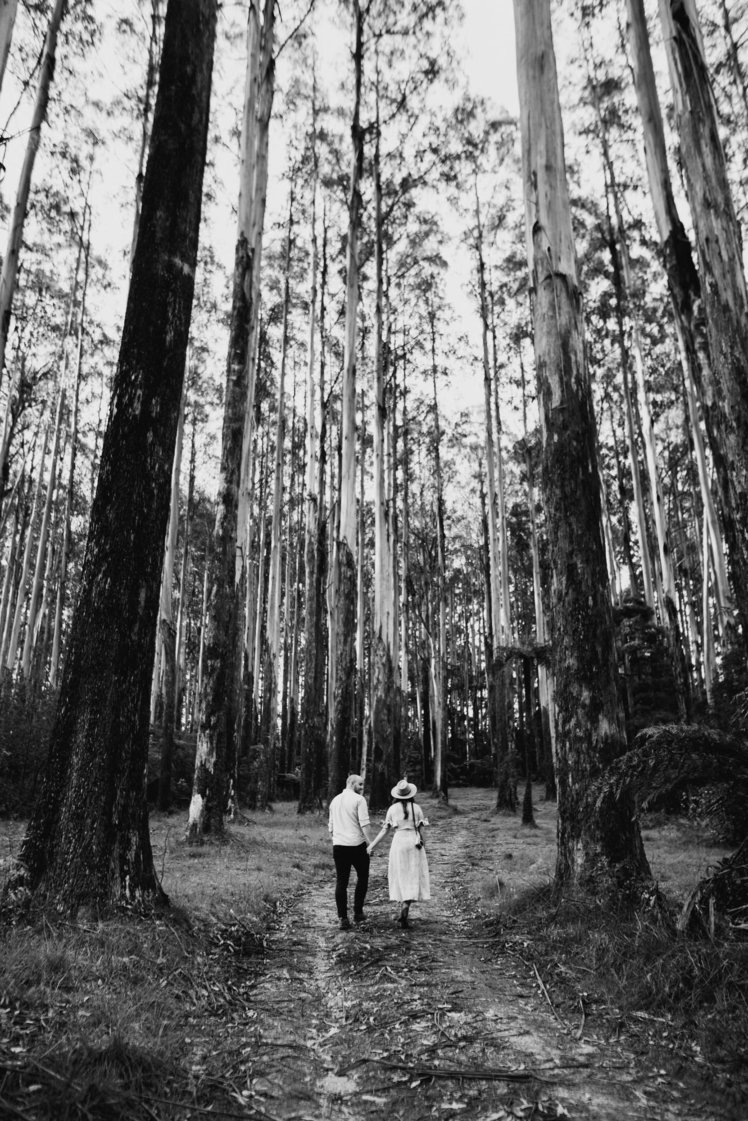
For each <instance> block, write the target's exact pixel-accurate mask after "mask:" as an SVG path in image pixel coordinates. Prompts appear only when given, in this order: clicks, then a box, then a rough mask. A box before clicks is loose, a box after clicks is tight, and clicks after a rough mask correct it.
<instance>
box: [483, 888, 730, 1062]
mask: <svg viewBox="0 0 748 1121" xmlns="http://www.w3.org/2000/svg"><path fill="white" fill-rule="evenodd" d="M498 925H500V927H501V930H502V933H503V934H504V936H505V938H506V944H507V947H508V948H509V949H510V950H511V949H514V950H515V951H519V952H520V953H521V954H522V955H523V956H524V957H525V958H526V959H528V958H529V959H530V961H531V962H532V964H533V965H534V966H535V967H536V968H537V970H538V973H539V974H540V976H541V977H542V979H543V982H544V984H545V985H546V988H547V991H548V993H549V999H550V1000H551V1001H552V1002H553V1004H554V1007H556V1009H557V1010H560V1011H562V1012H563V1014H564V1015H565V1017H566V1018H567V1020H568V1021H569V1022H570V1023H572V1024H574V1025H575V1026H577V1028H578V1031H579V1032H580V1034H581V1032H582V1031H585V1032H592V1033H596V1034H599V1035H603V1036H607V1037H613V1036H615V1037H617V1036H619V1035H621V1034H627V1035H629V1036H632V1037H634V1038H636V1039H638V1040H639V1041H641V1042H646V1043H647V1044H648V1045H650V1046H653V1047H654V1048H656V1049H657V1048H659V1049H663V1050H666V1051H668V1052H670V1053H672V1054H673V1055H674V1056H675V1057H676V1058H678V1060H679V1061H681V1062H683V1061H687V1062H688V1063H692V1062H694V1061H695V1062H696V1063H708V1064H710V1065H711V1066H712V1067H714V1068H718V1069H719V1071H721V1072H722V1075H723V1076H725V1077H727V1080H728V1082H729V1081H731V1080H732V1077H733V1076H735V1077H738V1076H741V1075H744V1068H745V1055H746V1053H747V1052H748V941H743V940H739V939H737V938H734V937H732V938H724V939H720V940H717V939H714V940H712V939H708V938H699V937H694V936H692V935H688V934H684V933H678V932H677V931H676V930H675V927H674V924H673V923H672V922H671V921H670V920H669V917H668V916H667V914H658V913H656V912H654V911H652V912H638V913H634V914H630V913H628V914H627V913H614V912H611V910H610V908H609V907H604V906H603V905H602V904H600V903H599V902H598V901H595V900H587V899H562V900H561V901H560V902H558V901H555V900H554V896H553V892H552V888H551V885H544V886H543V887H539V888H535V889H530V890H528V891H526V892H524V893H523V894H522V895H520V896H518V897H517V898H515V899H514V900H513V901H512V904H511V907H510V908H506V909H505V910H504V912H503V914H502V917H501V918H500V920H499V924H498Z"/></svg>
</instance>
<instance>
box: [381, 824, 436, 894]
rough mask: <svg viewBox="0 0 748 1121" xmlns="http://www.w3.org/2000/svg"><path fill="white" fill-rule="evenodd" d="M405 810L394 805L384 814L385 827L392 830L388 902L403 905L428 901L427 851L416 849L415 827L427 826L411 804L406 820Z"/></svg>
mask: <svg viewBox="0 0 748 1121" xmlns="http://www.w3.org/2000/svg"><path fill="white" fill-rule="evenodd" d="M404 809H405V806H404V804H403V803H402V802H396V803H395V805H394V806H390V808H389V809H388V810H387V816H386V817H385V819H384V823H385V825H386V826H387V827H388V828H389V829H392V830H394V835H393V837H392V845H391V847H390V861H389V865H388V868H387V881H388V884H389V889H390V899H394V900H397V902H398V903H404V902H405V901H406V900H408V899H430V898H431V889H430V883H429V865H428V861H427V859H426V849H425V848H424V847H423V846H421V848H419V849H418V848H416V843H417V842H418V841H419V840H420V839H421V838H420V836H419V834H418V832H417V826H418V825H419V824H421V823H423V824H425V825H427V824H428V822H427V821H426V819H425V817H424V816H423V810H422V809H421V807H420V806H417V805H416V804H415V803H414V802H410V803H408V816H407V818H406V817H405V815H404Z"/></svg>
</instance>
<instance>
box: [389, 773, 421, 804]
mask: <svg viewBox="0 0 748 1121" xmlns="http://www.w3.org/2000/svg"><path fill="white" fill-rule="evenodd" d="M390 793H391V794H392V797H393V798H398V799H399V800H400V801H401V802H407V801H408V799H409V798H414V797H415V795H416V794H417V793H418V787H416V786H414V784H413V783H412V782H408V780H407V778H402V779H400V781H399V783H398V784H397V786H393V787H392V790H391V791H390Z"/></svg>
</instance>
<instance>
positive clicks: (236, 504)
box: [187, 0, 275, 843]
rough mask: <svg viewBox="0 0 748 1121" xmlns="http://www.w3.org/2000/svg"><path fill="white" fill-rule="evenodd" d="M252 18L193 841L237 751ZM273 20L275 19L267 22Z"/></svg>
mask: <svg viewBox="0 0 748 1121" xmlns="http://www.w3.org/2000/svg"><path fill="white" fill-rule="evenodd" d="M274 5H275V0H266V5H265V29H264V42H265V44H266V45H268V49H269V51H270V54H269V60H270V62H269V63H268V65H270V66H271V69H272V38H273V35H272V29H273V19H274V11H275V8H274ZM247 18H248V22H247V71H246V82H245V87H244V110H243V120H242V138H241V151H240V157H241V172H240V180H239V203H238V208H237V210H238V215H237V232H236V244H235V247H234V276H233V288H232V298H231V321H230V325H229V345H228V356H227V361H226V383H225V393H224V414H223V430H222V434H221V465H220V473H219V482H218V498H217V504H216V505H217V508H216V521H215V526H214V529H213V547H212V549H211V551H210V555H209V565H210V568H209V577H208V584H209V589H210V590H209V593H208V612H207V617H206V620H205V638H204V647H203V675H202V689H201V693H200V716H199V720H198V730H197V747H196V751H195V773H194V776H193V780H192V800H191V802H190V810H189V817H188V823H187V836H188V840H189V841H190V842H191V843H194V842H195V841H199V840H200V838H201V837H202V833H203V830H205V829H209V830H210V831H211V832H212V833H214V834H215V835H216V836H220V835H222V833H223V828H224V825H223V814H224V811H225V808H226V800H227V796H228V789H227V774H226V771H227V760H228V758H229V756H233V755H234V754H235V753H234V752H233V750H232V746H233V744H229V739H230V738H231V737H232V736H233V734H234V726H235V708H236V703H235V702H236V696H235V688H234V683H235V680H236V677H237V674H236V654H237V646H238V634H239V620H238V594H239V593H238V590H237V583H238V579H240V573H238V572H237V567H238V566H237V544H238V543H244V542H245V541H246V533H245V532H244V529H245V527H244V525H243V524H242V522H241V517H240V506H241V501H242V498H241V490H242V479H243V478H245V477H246V478H248V477H249V476H248V475H247V476H244V475H243V473H242V471H243V466H244V455H245V453H244V446H245V442H246V431H247V427H248V426H249V427H250V440H251V416H252V414H253V412H254V380H253V366H252V362H253V353H252V352H253V338H252V325H253V320H254V317H255V314H256V298H257V294H258V292H259V289H258V288H257V281H256V277H257V272H258V271H259V255H258V249H257V242H256V233H255V224H256V213H255V178H256V174H257V161H258V159H259V149H260V147H261V144H262V143H263V142H265V143H266V140H267V136H266V132H265V131H264V129H263V125H264V122H263V121H258V119H257V104H258V96H259V94H258V89H259V87H260V85H261V82H262V74H261V73H260V67H261V65H262V63H263V61H267V60H266V59H265V55H264V53H263V52H262V51H261V46H260V41H261V38H262V35H263V32H262V30H261V27H260V17H259V11H258V4H257V3H256V2H255V0H253V2H252V3H250V5H249V12H248V17H247ZM268 24H269V26H268Z"/></svg>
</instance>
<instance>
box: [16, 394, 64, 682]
mask: <svg viewBox="0 0 748 1121" xmlns="http://www.w3.org/2000/svg"><path fill="white" fill-rule="evenodd" d="M64 414H65V390H64V388H61V389H60V391H59V395H58V398H57V414H56V416H55V427H54V436H53V438H52V455H51V456H50V459H49V479H48V482H47V494H46V497H45V500H44V511H43V513H42V521H41V526H40V527H39V540H38V542H37V546H36V565H35V566H34V576H33V579H32V581H31V592H30V594H29V607H28V615H27V618H26V636H25V638H24V643H23V653H22V655H21V672H22V673H23V676H24V678H26V680H28V677H29V674H30V673H31V652H32V649H33V645H34V627H35V624H36V613H37V610H38V608H39V600H40V597H41V594H42V576H43V573H44V569H45V566H46V563H47V545H48V543H49V532H50V526H51V519H52V507H53V504H54V500H55V495H56V493H57V467H58V460H59V458H60V435H61V433H62V427H63V420H64ZM50 549H51V545H50Z"/></svg>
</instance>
